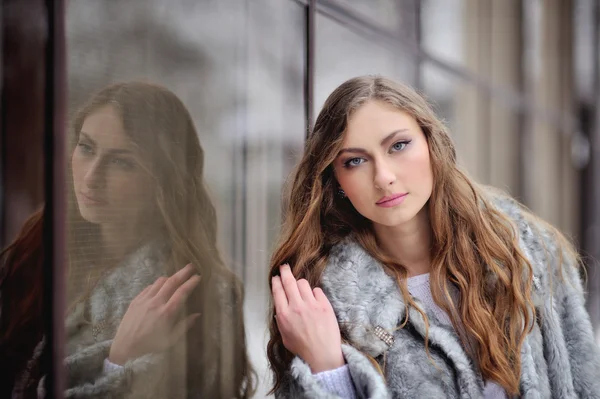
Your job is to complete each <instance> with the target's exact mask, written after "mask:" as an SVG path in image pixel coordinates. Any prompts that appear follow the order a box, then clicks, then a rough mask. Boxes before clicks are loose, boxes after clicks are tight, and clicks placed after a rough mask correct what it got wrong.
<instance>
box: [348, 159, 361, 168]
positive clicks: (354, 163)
mask: <svg viewBox="0 0 600 399" xmlns="http://www.w3.org/2000/svg"><path fill="white" fill-rule="evenodd" d="M363 162H364V158H351V159H349V160H347V161H346V162H344V167H346V168H353V167H355V166H358V165H360V164H361V163H363Z"/></svg>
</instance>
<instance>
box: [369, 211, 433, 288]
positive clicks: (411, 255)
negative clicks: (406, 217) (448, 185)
mask: <svg viewBox="0 0 600 399" xmlns="http://www.w3.org/2000/svg"><path fill="white" fill-rule="evenodd" d="M374 229H375V235H376V237H377V241H378V242H379V246H380V247H381V249H382V250H383V251H384V252H385V253H386V254H387V255H388V256H391V257H392V258H393V259H394V260H396V261H398V263H400V264H401V265H402V266H404V267H405V268H406V270H407V271H408V276H409V277H412V276H418V275H420V274H425V273H429V271H430V268H431V225H430V223H429V212H428V211H427V209H426V208H423V209H422V210H421V211H420V212H419V213H418V214H417V215H416V216H415V217H414V218H413V219H412V220H411V221H409V222H407V223H404V224H402V225H400V226H394V227H390V226H383V225H374Z"/></svg>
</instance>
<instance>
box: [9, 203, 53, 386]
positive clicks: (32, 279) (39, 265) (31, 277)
mask: <svg viewBox="0 0 600 399" xmlns="http://www.w3.org/2000/svg"><path fill="white" fill-rule="evenodd" d="M43 213H44V211H43V209H42V210H39V211H37V212H35V213H34V214H33V215H31V216H30V217H29V218H28V219H27V220H26V221H25V223H24V224H23V227H22V228H21V231H20V232H19V234H18V235H17V237H16V238H15V240H14V241H13V242H12V244H10V245H9V246H8V247H6V248H5V249H4V250H3V251H2V252H1V253H0V261H1V264H2V270H1V271H0V293H1V295H0V309H1V310H2V314H1V317H0V354H2V355H1V357H2V362H1V365H0V374H1V375H2V383H1V384H0V387H1V388H0V397H3V398H9V397H10V396H11V392H12V390H13V387H14V383H15V381H16V379H17V378H20V377H21V373H23V371H24V370H25V368H26V366H27V363H28V361H29V360H30V359H31V358H32V356H33V352H34V349H35V347H36V345H37V344H39V343H40V341H41V339H42V337H43V335H44V320H43V317H42V310H43V298H44V276H43V252H42V249H43V245H42V235H43ZM34 366H36V365H34ZM37 366H39V365H37ZM39 372H40V370H39V368H37V367H34V368H33V369H32V370H31V373H30V375H29V379H30V381H27V384H26V389H28V391H27V392H26V394H27V395H28V396H32V395H33V394H34V393H35V389H37V385H38V384H37V382H38V381H39V379H40V377H41V375H40V373H39Z"/></svg>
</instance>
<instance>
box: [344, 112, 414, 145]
mask: <svg viewBox="0 0 600 399" xmlns="http://www.w3.org/2000/svg"><path fill="white" fill-rule="evenodd" d="M404 129H406V130H408V131H409V132H416V131H419V130H420V129H419V125H418V124H417V121H416V120H415V119H414V118H413V117H412V116H411V115H410V114H408V113H407V112H405V111H402V110H399V109H398V108H395V107H393V106H391V105H389V104H387V103H385V102H382V101H368V102H366V103H365V104H364V105H362V106H361V107H359V108H358V109H357V110H356V111H354V112H353V113H352V115H350V118H349V119H348V126H347V128H346V132H345V135H344V144H350V143H356V142H369V141H371V140H375V141H377V142H379V140H381V138H383V137H385V136H387V135H388V134H390V133H391V132H393V131H397V130H404Z"/></svg>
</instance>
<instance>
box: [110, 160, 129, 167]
mask: <svg viewBox="0 0 600 399" xmlns="http://www.w3.org/2000/svg"><path fill="white" fill-rule="evenodd" d="M110 162H111V163H112V164H113V165H116V166H118V167H120V168H123V169H133V166H134V165H133V162H131V161H129V160H127V159H123V158H113V159H111V161H110Z"/></svg>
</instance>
